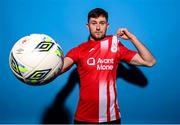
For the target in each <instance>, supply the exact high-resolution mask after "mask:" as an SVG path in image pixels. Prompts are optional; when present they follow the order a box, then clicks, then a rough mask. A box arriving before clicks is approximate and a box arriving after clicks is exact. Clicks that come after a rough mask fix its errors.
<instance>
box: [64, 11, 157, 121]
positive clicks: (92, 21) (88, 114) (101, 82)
mask: <svg viewBox="0 0 180 125" xmlns="http://www.w3.org/2000/svg"><path fill="white" fill-rule="evenodd" d="M87 28H88V29H89V33H90V36H89V40H88V41H87V42H84V43H82V44H80V45H79V46H77V47H75V48H73V49H71V50H70V51H69V52H68V53H67V55H66V57H65V58H64V65H63V68H62V70H61V73H64V72H65V71H67V70H68V69H70V67H71V66H72V65H73V64H76V65H77V69H78V74H79V76H80V99H79V102H78V106H77V110H76V113H75V118H74V122H75V123H78V124H79V123H105V124H106V123H107V124H108V123H110V124H111V123H116V124H118V123H120V122H121V115H120V112H119V106H118V101H117V90H116V70H117V67H118V63H119V62H120V61H122V60H123V61H126V62H127V63H129V64H133V65H142V66H148V67H150V66H153V65H154V64H155V63H156V60H155V58H154V57H153V55H152V54H151V52H150V51H149V50H148V49H147V48H146V47H145V46H144V45H143V44H142V43H141V42H140V41H139V40H138V39H137V38H136V36H135V35H133V34H132V33H130V32H129V31H128V30H127V29H126V28H121V29H118V30H117V33H116V35H114V36H112V35H109V36H107V35H106V31H107V29H108V28H109V24H108V13H107V12H106V11H105V10H103V9H101V8H95V9H93V10H91V11H90V12H89V14H88V23H87ZM118 38H122V39H125V40H129V41H131V42H132V44H133V45H134V46H135V47H136V49H137V52H136V51H132V50H129V49H128V48H126V47H125V46H124V45H123V44H122V43H121V42H120V41H119V40H118Z"/></svg>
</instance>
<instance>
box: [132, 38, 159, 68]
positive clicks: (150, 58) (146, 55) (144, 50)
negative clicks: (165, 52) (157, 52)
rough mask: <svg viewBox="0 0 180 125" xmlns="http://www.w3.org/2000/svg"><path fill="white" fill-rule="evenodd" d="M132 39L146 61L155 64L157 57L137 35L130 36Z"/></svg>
mask: <svg viewBox="0 0 180 125" xmlns="http://www.w3.org/2000/svg"><path fill="white" fill-rule="evenodd" d="M130 41H131V42H132V43H133V44H134V46H135V47H136V49H137V50H138V54H139V55H140V56H141V58H142V59H143V60H144V61H145V62H147V63H149V64H150V65H153V64H155V62H156V59H155V58H154V56H153V55H152V54H151V52H150V51H149V50H148V49H147V48H146V47H145V46H144V45H143V44H142V43H141V42H140V41H139V40H138V39H137V38H136V37H135V36H133V37H132V38H130Z"/></svg>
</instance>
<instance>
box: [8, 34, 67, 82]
mask: <svg viewBox="0 0 180 125" xmlns="http://www.w3.org/2000/svg"><path fill="white" fill-rule="evenodd" d="M63 57H64V55H63V51H62V49H61V47H60V46H59V45H58V44H57V43H56V42H55V41H54V40H53V39H52V38H51V37H50V36H48V35H45V34H31V35H29V36H25V37H23V38H21V39H20V40H18V41H17V42H16V43H15V44H14V46H13V48H12V50H11V52H10V56H9V65H10V68H11V70H12V71H13V74H14V75H15V76H16V77H17V78H18V79H19V80H21V81H22V82H24V83H26V84H28V85H44V84H47V83H49V82H51V81H52V80H53V79H55V78H56V76H57V73H58V71H60V70H61V68H62V66H63Z"/></svg>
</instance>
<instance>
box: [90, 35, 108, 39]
mask: <svg viewBox="0 0 180 125" xmlns="http://www.w3.org/2000/svg"><path fill="white" fill-rule="evenodd" d="M91 38H92V39H94V40H102V39H104V38H105V35H104V36H92V35H91Z"/></svg>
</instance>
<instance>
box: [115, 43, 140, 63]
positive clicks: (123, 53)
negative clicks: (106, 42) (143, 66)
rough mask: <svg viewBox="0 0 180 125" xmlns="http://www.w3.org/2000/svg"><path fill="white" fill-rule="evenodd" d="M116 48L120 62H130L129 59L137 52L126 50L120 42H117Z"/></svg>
mask: <svg viewBox="0 0 180 125" xmlns="http://www.w3.org/2000/svg"><path fill="white" fill-rule="evenodd" d="M118 47H119V59H120V60H124V61H126V62H130V61H131V59H132V58H133V57H134V56H135V55H136V54H137V52H135V51H133V50H130V49H128V48H126V47H125V46H124V45H123V44H122V43H121V42H118Z"/></svg>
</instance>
